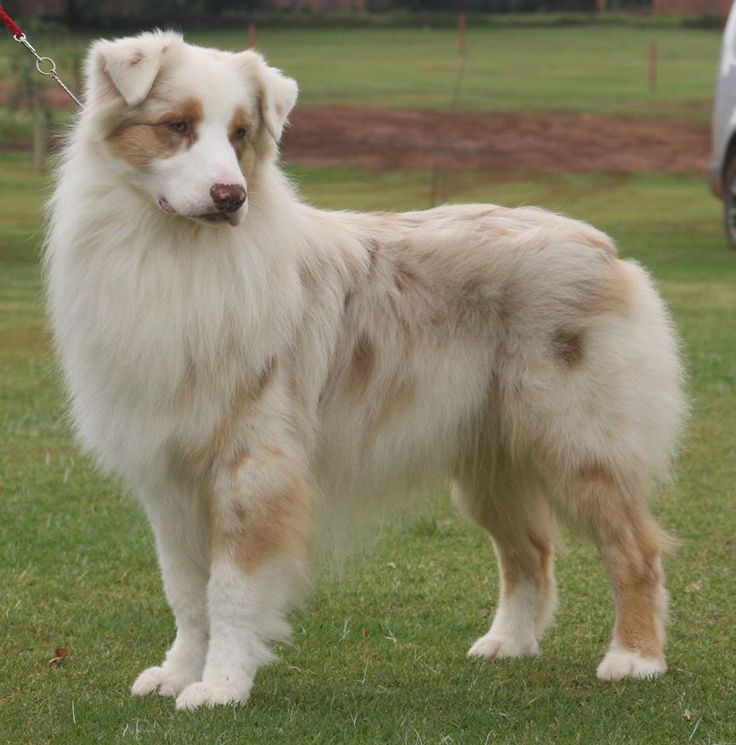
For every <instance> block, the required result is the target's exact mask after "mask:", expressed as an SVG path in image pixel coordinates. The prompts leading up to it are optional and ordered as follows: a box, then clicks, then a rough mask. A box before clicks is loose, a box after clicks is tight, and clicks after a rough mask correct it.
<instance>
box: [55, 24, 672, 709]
mask: <svg viewBox="0 0 736 745" xmlns="http://www.w3.org/2000/svg"><path fill="white" fill-rule="evenodd" d="M87 83H88V84H87V91H86V104H85V107H84V110H83V111H82V113H81V115H80V117H79V120H78V122H77V124H76V126H75V128H74V130H73V132H72V133H71V136H70V138H69V142H68V144H67V146H66V150H65V153H64V158H63V164H62V165H61V168H60V171H59V176H58V183H57V186H56V191H55V194H54V197H53V199H52V202H51V220H50V232H49V237H48V242H47V249H46V282H47V288H48V301H49V309H50V316H51V319H52V323H53V329H54V334H55V339H56V344H57V347H58V352H59V355H60V357H61V361H62V364H63V369H64V373H65V379H66V384H67V388H68V392H69V395H70V398H71V408H72V414H73V419H74V422H75V425H76V428H77V431H78V433H79V437H80V439H81V441H82V443H83V444H84V446H85V448H87V449H88V450H90V451H91V452H93V453H94V454H95V456H96V457H97V459H98V460H99V462H100V463H101V464H102V465H103V466H104V467H106V468H108V469H110V470H112V471H115V472H117V473H119V474H121V475H122V476H123V478H124V479H125V480H126V482H127V483H128V484H129V485H130V486H131V487H132V488H133V489H134V490H135V491H136V492H137V494H138V495H139V497H140V499H141V502H142V504H143V506H144V508H145V511H146V513H147V515H148V518H149V519H150V522H151V525H152V527H153V532H154V535H155V540H156V548H157V551H158V557H159V561H160V564H161V571H162V574H163V581H164V587H165V591H166V596H167V598H168V600H169V603H170V604H171V607H172V609H173V612H174V616H175V618H176V626H177V634H176V640H175V641H174V644H173V646H172V647H171V649H170V650H169V652H168V654H167V655H166V659H165V661H164V662H163V664H162V665H161V666H160V667H152V668H149V669H148V670H145V671H144V672H143V673H142V674H141V675H140V677H139V678H138V679H137V680H136V682H135V684H134V685H133V693H135V694H147V693H159V694H162V695H167V696H177V697H178V698H177V699H176V704H177V707H179V708H188V709H191V708H196V707H198V706H202V705H206V706H212V705H214V704H224V703H228V702H243V701H246V700H247V699H248V695H249V693H250V690H251V686H252V685H253V678H254V676H255V674H256V671H257V669H258V668H259V667H260V666H261V665H263V664H264V663H265V662H267V661H268V660H269V659H270V658H271V656H272V655H271V652H270V650H269V642H271V641H273V640H276V639H282V638H284V637H285V636H287V634H288V631H289V628H288V624H287V622H286V620H285V616H286V613H287V611H288V609H289V607H290V605H291V604H292V603H293V602H294V599H295V597H296V594H297V592H298V590H299V587H300V586H302V585H303V583H304V579H305V576H306V575H307V573H308V560H309V556H310V552H311V550H312V549H313V547H314V544H315V535H318V534H319V530H320V529H321V526H323V524H324V522H325V519H327V521H329V518H330V517H331V516H333V515H334V514H337V513H339V512H344V511H345V508H346V506H347V511H348V512H350V510H355V511H357V512H358V513H359V514H363V511H364V510H363V508H364V507H365V506H366V505H367V504H370V503H372V502H377V501H380V502H381V503H384V504H385V503H386V501H387V495H389V499H388V501H389V502H390V501H394V498H395V497H396V496H397V495H400V494H409V493H412V491H414V492H415V491H416V487H417V486H418V485H421V484H424V483H427V481H430V482H432V481H433V480H436V479H437V478H438V477H440V478H445V479H451V480H452V483H453V494H454V496H455V498H456V500H457V502H458V504H459V505H460V507H461V508H462V509H464V510H465V512H466V513H467V514H468V515H470V516H471V517H472V518H473V519H474V520H476V521H477V522H478V523H479V524H480V525H481V526H483V528H485V529H486V530H487V531H488V532H489V533H490V535H491V536H492V537H493V541H494V543H495V547H496V553H497V555H498V561H499V564H500V573H501V595H500V600H499V604H498V609H497V612H496V616H495V618H494V620H493V623H492V624H491V627H490V630H489V631H488V632H487V633H486V634H485V635H484V636H482V637H481V638H480V639H479V640H478V641H476V642H475V644H473V646H472V647H471V649H470V654H471V655H473V656H478V657H484V658H487V659H493V658H502V657H517V656H522V655H535V654H537V653H538V651H539V646H538V644H539V639H540V637H541V635H542V633H543V631H544V629H545V626H546V625H547V624H548V623H549V621H550V620H551V617H552V614H553V611H554V607H555V583H554V578H553V543H554V534H555V527H554V526H555V522H554V514H555V513H561V514H562V515H564V516H565V517H566V518H568V519H570V520H571V521H572V522H573V523H575V524H576V525H577V526H579V527H580V528H582V529H583V530H584V531H586V532H587V533H588V534H589V535H590V536H591V537H592V539H593V540H594V541H595V543H596V544H597V546H598V547H599V549H600V551H601V554H602V555H603V558H604V560H605V562H606V563H607V565H608V569H609V571H610V575H611V580H612V583H613V587H614V591H615V595H616V608H617V614H616V624H615V629H614V632H613V641H612V643H611V647H610V649H609V650H608V653H607V654H606V656H605V657H604V659H603V661H602V663H601V664H600V666H599V668H598V676H599V677H600V678H602V679H605V680H617V679H620V678H623V677H627V676H628V677H633V678H645V677H650V676H655V675H658V674H660V673H662V672H663V671H664V670H665V669H666V665H665V660H664V656H663V651H662V647H663V643H664V624H665V618H666V608H667V596H666V593H665V590H664V587H663V582H662V569H661V566H660V553H661V551H662V549H663V547H664V544H665V543H666V538H665V535H664V533H663V532H662V531H661V530H660V529H659V528H658V527H657V525H656V523H655V522H654V520H653V519H652V517H651V516H650V514H649V511H648V509H647V505H646V499H647V496H648V495H649V494H650V492H651V490H652V488H653V485H654V483H655V481H656V480H657V479H659V478H662V477H664V476H666V474H667V471H668V466H669V462H670V459H671V456H672V454H673V450H674V448H675V446H676V443H677V440H678V437H679V435H680V432H681V429H682V423H683V419H684V417H685V409H686V406H685V403H684V399H683V394H682V391H681V386H682V381H681V378H682V373H681V367H680V363H679V361H678V349H677V343H676V340H675V337H674V334H673V331H672V327H671V324H670V321H669V319H668V315H667V312H666V310H665V308H664V307H663V304H662V302H661V300H660V298H659V297H658V295H657V293H656V291H655V290H654V289H653V287H652V284H651V282H650V280H649V279H648V277H647V275H646V273H645V272H644V271H643V270H642V269H641V268H640V267H639V266H638V265H637V264H636V263H634V262H632V261H622V260H620V259H618V258H617V256H616V250H615V247H614V246H613V244H612V242H611V241H610V239H609V238H607V237H606V236H605V235H603V234H602V233H600V232H598V231H597V230H595V229H594V228H591V227H590V226H588V225H586V224H583V223H580V222H576V221H573V220H569V219H566V218H564V217H561V216H559V215H556V214H552V213H549V212H546V211H543V210H540V209H533V208H520V209H506V208H503V207H496V206H491V205H469V206H446V207H440V208H437V209H432V210H428V211H426V212H410V213H404V214H393V213H380V214H363V213H350V212H326V211H322V210H317V209H314V208H313V207H310V206H308V205H306V204H304V203H303V202H301V201H300V200H299V198H298V196H297V194H296V193H295V190H294V189H293V188H292V186H291V185H290V184H289V182H288V181H287V179H286V178H285V176H284V175H283V174H282V173H281V171H280V170H279V168H278V166H277V163H276V160H277V145H278V141H279V139H280V137H281V133H282V130H283V128H284V125H285V123H286V119H287V116H288V114H289V112H290V110H291V108H292V107H293V105H294V103H295V101H296V97H297V86H296V83H295V82H294V81H293V80H291V79H289V78H286V77H284V76H283V75H282V74H281V73H279V72H278V71H277V70H275V69H273V68H271V67H268V66H267V65H266V64H265V63H264V60H263V59H262V57H260V56H259V55H258V54H256V53H254V52H251V51H246V52H242V53H238V54H233V53H229V52H222V51H216V50H213V49H204V48H201V47H196V46H191V45H188V44H186V43H184V41H183V40H182V39H181V37H180V36H178V35H176V34H173V33H160V32H157V33H146V34H142V35H140V36H137V37H134V38H126V39H121V40H119V41H115V42H108V41H100V42H97V43H95V44H94V45H93V46H92V49H91V52H90V55H89V59H88V63H87ZM353 514H355V513H353Z"/></svg>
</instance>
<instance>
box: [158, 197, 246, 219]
mask: <svg viewBox="0 0 736 745" xmlns="http://www.w3.org/2000/svg"><path fill="white" fill-rule="evenodd" d="M158 206H159V207H160V208H161V209H162V210H163V211H164V212H168V214H170V215H178V216H179V217H185V218H187V219H188V220H194V222H199V223H202V224H204V225H222V224H224V223H229V224H230V225H232V226H235V225H237V224H238V223H239V222H240V216H241V214H242V210H243V209H244V207H245V206H246V205H243V206H242V207H240V208H239V209H237V210H234V211H232V212H203V213H202V214H201V215H182V214H180V213H178V212H177V211H176V210H175V209H174V208H173V207H172V206H171V204H170V203H169V201H168V200H167V199H166V197H160V198H159V200H158Z"/></svg>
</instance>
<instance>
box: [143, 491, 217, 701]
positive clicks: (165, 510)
mask: <svg viewBox="0 0 736 745" xmlns="http://www.w3.org/2000/svg"><path fill="white" fill-rule="evenodd" d="M147 491H148V490H143V492H144V493H143V496H144V499H143V502H144V505H145V507H146V512H147V514H148V518H149V520H150V522H151V527H152V528H153V532H154V536H155V538H156V553H157V554H158V560H159V564H160V566H161V574H162V577H163V582H164V591H165V593H166V598H167V600H168V601H169V605H170V606H171V609H172V611H173V613H174V618H175V620H176V639H175V640H174V643H173V644H172V646H171V648H170V649H169V651H168V652H167V654H166V659H165V660H164V662H163V663H162V664H161V665H160V666H156V667H149V668H148V669H147V670H144V671H143V672H142V673H141V674H140V675H139V676H138V678H137V679H136V681H135V683H134V684H133V687H132V689H131V692H132V693H133V695H135V696H144V695H146V694H150V693H157V694H159V695H161V696H176V695H178V694H179V692H180V691H182V690H183V689H184V688H185V687H186V686H188V685H189V684H190V683H192V682H193V681H195V680H199V677H200V676H201V674H202V668H203V667H204V660H205V655H206V653H207V638H208V635H209V625H208V619H207V576H208V562H207V534H206V530H203V526H205V525H206V516H203V515H201V514H199V512H200V510H201V501H200V500H199V498H198V497H197V496H196V495H194V494H191V493H189V491H188V490H182V489H177V488H175V487H174V485H172V484H165V485H162V486H161V488H159V489H156V490H155V491H153V492H152V493H151V494H150V498H146V492H147Z"/></svg>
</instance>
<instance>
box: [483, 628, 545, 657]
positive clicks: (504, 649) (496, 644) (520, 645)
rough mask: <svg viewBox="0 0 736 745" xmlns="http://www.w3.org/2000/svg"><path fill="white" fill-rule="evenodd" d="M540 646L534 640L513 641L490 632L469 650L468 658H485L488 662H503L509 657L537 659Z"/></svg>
mask: <svg viewBox="0 0 736 745" xmlns="http://www.w3.org/2000/svg"><path fill="white" fill-rule="evenodd" d="M538 654H539V644H538V643H537V640H536V639H534V638H528V639H512V638H510V637H508V636H500V635H499V634H496V633H491V632H490V631H489V632H488V633H487V634H486V635H485V636H481V638H480V639H478V640H477V641H476V642H475V643H474V644H473V646H472V647H470V649H469V650H468V657H484V658H485V659H487V660H502V659H505V658H509V657H536V656H537V655H538Z"/></svg>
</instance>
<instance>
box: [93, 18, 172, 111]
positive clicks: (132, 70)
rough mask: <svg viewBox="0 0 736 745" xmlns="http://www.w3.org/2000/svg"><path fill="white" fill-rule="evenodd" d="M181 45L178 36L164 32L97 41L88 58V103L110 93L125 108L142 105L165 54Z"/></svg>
mask: <svg viewBox="0 0 736 745" xmlns="http://www.w3.org/2000/svg"><path fill="white" fill-rule="evenodd" d="M181 43H183V42H182V38H181V36H179V34H175V33H172V32H164V31H153V32H148V33H144V34H140V35H139V36H128V37H125V38H123V39H118V40H117V41H107V40H105V39H101V40H99V41H96V42H95V43H94V44H93V45H92V47H91V49H90V52H89V56H88V57H87V97H88V100H100V99H102V98H105V97H109V96H110V95H111V94H112V95H114V96H117V97H120V98H122V99H123V101H125V103H126V104H127V105H128V106H136V105H137V104H139V103H141V102H142V101H143V100H145V98H146V96H148V94H149V93H150V91H151V88H152V86H153V83H154V81H155V80H156V76H157V75H158V74H159V72H160V70H161V66H162V65H163V63H164V60H165V58H166V56H167V54H170V53H171V49H172V47H174V46H177V45H179V44H181Z"/></svg>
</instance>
